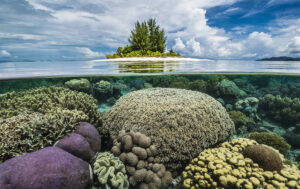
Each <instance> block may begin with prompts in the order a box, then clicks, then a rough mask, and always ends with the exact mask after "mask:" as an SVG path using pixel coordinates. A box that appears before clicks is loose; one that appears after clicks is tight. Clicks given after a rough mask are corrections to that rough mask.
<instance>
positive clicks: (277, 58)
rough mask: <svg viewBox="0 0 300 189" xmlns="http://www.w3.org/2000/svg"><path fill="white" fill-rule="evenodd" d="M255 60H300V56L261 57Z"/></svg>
mask: <svg viewBox="0 0 300 189" xmlns="http://www.w3.org/2000/svg"><path fill="white" fill-rule="evenodd" d="M256 61H300V58H292V57H287V56H279V57H271V58H262V59H258V60H256Z"/></svg>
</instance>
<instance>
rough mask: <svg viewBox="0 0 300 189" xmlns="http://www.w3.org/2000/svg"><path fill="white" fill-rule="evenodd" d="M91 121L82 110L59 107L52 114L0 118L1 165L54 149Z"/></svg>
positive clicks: (22, 114) (30, 114)
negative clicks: (48, 148)
mask: <svg viewBox="0 0 300 189" xmlns="http://www.w3.org/2000/svg"><path fill="white" fill-rule="evenodd" d="M88 119H89V118H88V116H87V115H86V114H84V113H83V112H82V111H77V110H61V109H59V108H58V109H57V110H55V111H53V112H52V113H51V114H50V113H49V114H41V113H32V112H30V113H28V112H23V113H20V114H18V115H17V116H13V117H10V118H7V119H0V162H1V161H5V160H7V159H9V158H12V157H15V156H18V155H21V154H23V153H25V152H32V151H36V150H38V149H40V148H43V147H46V146H51V145H53V144H54V143H55V142H56V141H58V140H59V139H61V138H63V137H64V136H65V135H67V134H69V133H71V132H73V131H74V130H75V125H76V124H77V123H78V122H80V121H88Z"/></svg>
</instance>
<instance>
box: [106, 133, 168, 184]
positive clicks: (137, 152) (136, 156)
mask: <svg viewBox="0 0 300 189" xmlns="http://www.w3.org/2000/svg"><path fill="white" fill-rule="evenodd" d="M113 144H114V146H113V147H112V149H111V152H112V153H113V154H114V155H116V156H119V157H120V159H121V160H122V161H123V163H124V164H125V165H126V170H127V172H128V174H129V175H130V177H129V183H130V184H131V185H132V186H134V187H135V188H143V189H147V188H149V189H159V188H162V189H166V188H168V186H169V185H170V184H171V182H172V174H171V172H169V171H167V170H166V168H165V166H164V165H163V164H161V163H160V161H159V159H158V158H157V152H158V151H157V148H156V146H155V145H152V140H151V138H150V137H148V136H146V135H144V134H141V133H139V132H133V131H127V132H126V131H124V130H122V131H120V132H119V135H118V136H114V137H113Z"/></svg>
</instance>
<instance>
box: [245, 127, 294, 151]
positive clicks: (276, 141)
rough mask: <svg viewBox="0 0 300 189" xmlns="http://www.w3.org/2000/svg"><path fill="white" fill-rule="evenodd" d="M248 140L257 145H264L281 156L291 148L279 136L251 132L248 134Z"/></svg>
mask: <svg viewBox="0 0 300 189" xmlns="http://www.w3.org/2000/svg"><path fill="white" fill-rule="evenodd" d="M249 139H252V140H255V141H256V142H258V143H259V144H265V145H268V146H271V147H273V148H275V149H276V150H279V152H280V153H282V154H283V155H285V156H286V155H287V154H288V150H289V149H290V148H291V146H290V145H289V144H288V143H287V142H286V141H285V140H284V139H283V138H282V137H280V136H278V135H277V134H275V133H268V132H260V133H259V132H253V133H251V134H250V136H249Z"/></svg>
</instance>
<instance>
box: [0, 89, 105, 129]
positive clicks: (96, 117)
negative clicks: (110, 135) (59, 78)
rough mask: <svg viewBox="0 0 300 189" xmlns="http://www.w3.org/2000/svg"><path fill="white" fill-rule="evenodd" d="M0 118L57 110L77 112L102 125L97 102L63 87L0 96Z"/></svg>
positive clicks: (89, 120)
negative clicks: (25, 112) (23, 113)
mask: <svg viewBox="0 0 300 189" xmlns="http://www.w3.org/2000/svg"><path fill="white" fill-rule="evenodd" d="M0 107H1V108H0V118H2V119H5V118H9V117H12V116H15V115H17V114H19V113H20V112H24V111H28V112H38V113H42V114H46V113H52V112H55V111H56V109H65V110H77V111H81V112H83V113H84V114H86V115H87V116H88V120H87V121H88V122H89V123H91V124H94V125H95V126H96V127H98V126H99V125H101V116H100V113H99V112H98V111H97V100H96V99H94V98H93V97H92V96H91V95H88V94H86V93H82V92H77V91H72V90H70V89H67V88H63V87H48V88H46V87H42V88H37V89H31V90H27V91H23V92H19V93H16V92H10V93H5V94H3V95H1V96H0Z"/></svg>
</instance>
